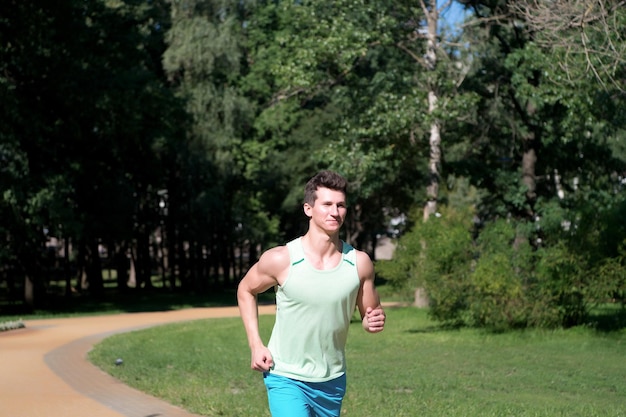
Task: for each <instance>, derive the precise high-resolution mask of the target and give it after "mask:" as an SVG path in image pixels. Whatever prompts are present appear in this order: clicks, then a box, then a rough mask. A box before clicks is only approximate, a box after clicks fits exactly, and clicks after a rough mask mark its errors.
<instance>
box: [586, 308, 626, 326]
mask: <svg viewBox="0 0 626 417" xmlns="http://www.w3.org/2000/svg"><path fill="white" fill-rule="evenodd" d="M589 322H590V323H589V324H590V326H591V327H593V328H594V329H596V330H597V331H599V332H605V333H610V332H615V331H619V330H623V329H626V308H625V307H624V305H623V304H621V303H613V304H606V305H602V306H600V307H597V308H596V309H594V310H593V311H592V312H591V313H590V315H589Z"/></svg>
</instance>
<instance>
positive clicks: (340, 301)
mask: <svg viewBox="0 0 626 417" xmlns="http://www.w3.org/2000/svg"><path fill="white" fill-rule="evenodd" d="M287 248H288V249H289V256H290V259H291V267H290V270H289V274H288V276H287V279H286V280H285V282H284V283H283V285H282V286H278V288H277V290H276V322H275V324H274V329H273V330H272V335H271V337H270V341H269V343H268V348H269V350H270V352H271V353H272V357H273V359H274V368H273V369H272V370H271V371H270V372H272V373H275V374H277V375H282V376H286V377H289V378H293V379H297V380H301V381H308V382H325V381H330V380H332V379H335V378H338V377H340V376H341V375H343V374H344V373H345V371H346V357H345V356H346V355H345V347H346V340H347V336H348V328H349V326H350V320H351V318H352V314H353V313H354V309H355V306H356V297H357V294H358V292H359V286H360V280H359V275H358V273H357V269H356V251H355V249H354V248H353V247H352V246H350V245H348V244H347V243H345V242H342V249H343V250H342V252H343V258H342V260H341V262H340V263H339V264H338V265H337V266H336V267H335V268H333V269H329V270H318V269H315V268H313V266H312V265H311V264H310V263H309V262H308V261H307V260H306V258H305V257H304V250H303V248H302V242H301V238H297V239H295V240H293V241H291V242H289V243H287Z"/></svg>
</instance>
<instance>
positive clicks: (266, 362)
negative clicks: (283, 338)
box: [250, 346, 274, 372]
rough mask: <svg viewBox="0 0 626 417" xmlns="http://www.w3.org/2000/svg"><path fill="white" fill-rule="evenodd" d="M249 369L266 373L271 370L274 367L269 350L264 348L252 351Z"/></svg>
mask: <svg viewBox="0 0 626 417" xmlns="http://www.w3.org/2000/svg"><path fill="white" fill-rule="evenodd" d="M250 367H251V368H252V369H254V370H255V371H259V372H267V371H269V370H270V369H272V368H273V367H274V359H273V358H272V354H271V352H270V350H269V349H268V348H267V347H265V346H261V347H259V348H256V349H253V350H252V363H251V365H250Z"/></svg>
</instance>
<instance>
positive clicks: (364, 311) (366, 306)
mask: <svg viewBox="0 0 626 417" xmlns="http://www.w3.org/2000/svg"><path fill="white" fill-rule="evenodd" d="M357 269H358V271H359V278H360V280H361V287H360V288H359V294H358V296H357V307H358V308H359V313H360V314H361V319H362V324H363V329H364V330H365V331H367V332H370V333H378V332H382V331H383V329H384V327H385V318H386V316H385V312H384V310H383V308H382V306H381V304H380V297H379V296H378V292H377V291H376V287H375V285H374V264H373V263H372V261H371V259H370V257H369V256H368V255H367V254H366V253H365V252H357Z"/></svg>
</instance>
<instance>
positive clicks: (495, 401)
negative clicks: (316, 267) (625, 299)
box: [89, 307, 626, 417]
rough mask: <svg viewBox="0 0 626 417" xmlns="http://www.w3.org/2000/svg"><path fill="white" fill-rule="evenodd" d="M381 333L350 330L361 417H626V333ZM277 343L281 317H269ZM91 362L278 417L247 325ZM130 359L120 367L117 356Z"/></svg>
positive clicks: (196, 402)
mask: <svg viewBox="0 0 626 417" xmlns="http://www.w3.org/2000/svg"><path fill="white" fill-rule="evenodd" d="M387 313H388V323H387V327H386V329H385V331H384V332H383V333H381V334H377V335H371V334H367V333H365V332H363V331H362V330H361V328H360V324H359V323H358V322H356V321H355V322H354V323H353V324H352V328H351V330H350V338H349V342H348V347H347V355H348V392H347V394H346V398H345V401H344V407H343V411H342V415H345V416H353V417H400V416H407V417H416V416H419V417H443V416H446V417H450V416H459V417H478V416H480V417H489V416H493V417H496V416H497V417H508V416H511V417H531V416H532V417H558V416H563V417H565V416H567V417H576V416H580V417H594V416H598V417H600V416H602V417H618V416H626V361H625V360H624V358H625V356H626V331H624V330H619V331H613V332H599V331H597V330H593V329H590V328H573V329H568V330H554V331H546V330H526V331H519V332H511V333H502V334H493V333H487V332H484V331H481V330H474V329H461V330H451V329H442V328H440V327H438V326H437V324H436V323H435V322H432V321H430V320H429V319H428V317H427V314H426V311H425V310H420V309H415V308H411V307H403V308H396V309H388V311H387ZM260 322H261V331H262V334H264V335H269V332H270V330H271V325H272V322H273V317H271V316H262V317H261V318H260ZM89 356H90V360H92V361H93V362H94V363H95V364H97V365H98V366H100V367H101V368H102V369H104V370H105V371H106V372H108V373H110V374H112V375H114V376H115V377H117V378H119V379H120V380H122V381H124V382H125V383H127V384H128V385H131V386H133V387H136V388H138V389H140V390H142V391H145V392H148V393H151V394H153V395H155V396H157V397H160V398H163V399H165V400H166V401H168V402H170V403H173V404H176V405H179V406H182V407H184V408H186V409H188V410H190V411H192V412H194V413H198V414H200V415H204V416H226V417H248V416H249V417H252V416H254V417H260V416H269V412H268V411H267V400H266V397H265V389H264V386H263V383H262V380H261V376H260V374H258V373H255V372H253V371H251V370H250V369H249V351H248V347H247V343H246V339H245V333H244V331H243V326H242V324H241V321H240V320H239V319H236V318H235V319H209V320H200V321H193V322H188V323H178V324H171V325H165V326H159V327H154V328H150V329H146V330H141V331H136V332H132V333H126V334H120V335H116V336H113V337H110V338H108V339H106V340H104V341H103V342H101V343H100V344H99V345H97V346H96V347H95V348H94V349H93V350H92V351H91V352H90V355H89ZM117 358H123V360H124V363H123V365H121V366H115V360H116V359H117Z"/></svg>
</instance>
